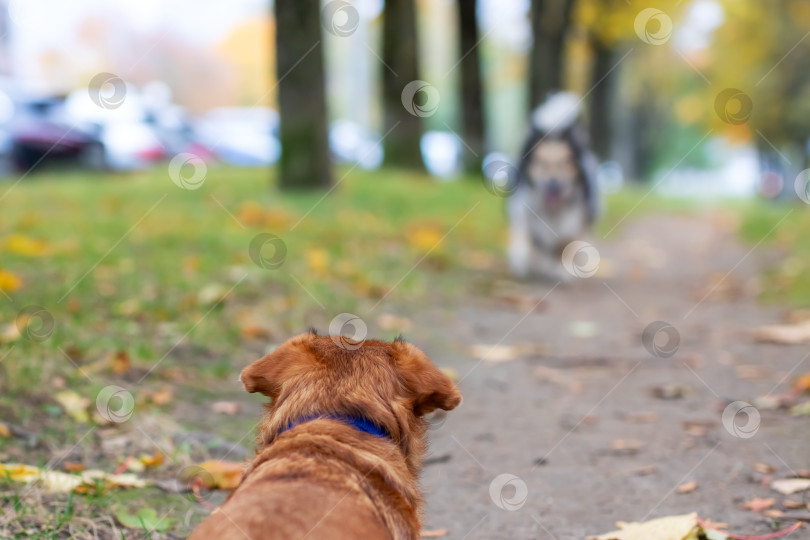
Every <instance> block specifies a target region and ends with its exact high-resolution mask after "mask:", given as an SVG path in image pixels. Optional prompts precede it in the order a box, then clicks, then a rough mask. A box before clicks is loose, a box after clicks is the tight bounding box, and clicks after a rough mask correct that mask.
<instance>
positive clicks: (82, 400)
mask: <svg viewBox="0 0 810 540" xmlns="http://www.w3.org/2000/svg"><path fill="white" fill-rule="evenodd" d="M53 398H54V399H55V400H56V401H57V403H59V405H61V406H62V408H63V409H64V410H65V412H66V413H68V415H70V417H71V418H73V419H74V420H76V421H77V422H89V421H90V415H89V414H88V413H87V409H88V407H90V400H89V399H87V398H86V397H83V396H80V395H79V394H77V393H76V392H74V391H73V390H63V391H61V392H57V393H56V394H54V396H53Z"/></svg>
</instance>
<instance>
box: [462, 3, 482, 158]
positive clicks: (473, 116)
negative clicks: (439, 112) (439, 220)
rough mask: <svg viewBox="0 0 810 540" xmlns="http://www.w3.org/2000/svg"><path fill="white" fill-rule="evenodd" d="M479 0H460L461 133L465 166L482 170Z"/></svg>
mask: <svg viewBox="0 0 810 540" xmlns="http://www.w3.org/2000/svg"><path fill="white" fill-rule="evenodd" d="M477 4H478V2H477V1H476V0H458V1H457V5H458V20H459V54H460V55H461V66H460V67H461V136H462V138H463V139H464V143H465V146H466V148H465V152H464V169H465V170H466V171H467V172H470V173H479V172H481V161H482V159H483V155H484V91H483V86H482V83H481V62H480V55H479V54H478V39H479V38H478V18H477V16H476V7H477Z"/></svg>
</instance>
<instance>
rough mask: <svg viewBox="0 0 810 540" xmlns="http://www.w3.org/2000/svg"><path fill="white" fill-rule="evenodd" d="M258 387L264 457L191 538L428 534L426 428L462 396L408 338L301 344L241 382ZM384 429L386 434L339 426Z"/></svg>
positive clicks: (312, 337)
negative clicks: (422, 475)
mask: <svg viewBox="0 0 810 540" xmlns="http://www.w3.org/2000/svg"><path fill="white" fill-rule="evenodd" d="M241 379H242V383H243V384H244V385H245V389H246V390H247V391H248V392H261V393H262V394H264V395H266V396H269V397H270V398H271V400H272V401H271V403H270V404H269V405H267V412H266V414H265V416H264V418H263V419H262V422H261V425H260V427H259V436H258V442H257V450H256V454H257V455H256V458H255V459H254V460H253V462H252V463H251V464H250V465H249V466H248V468H247V471H246V473H245V476H244V478H243V479H242V483H241V484H240V485H239V487H238V488H237V489H236V490H235V491H234V492H233V493H232V494H231V496H230V497H229V499H228V501H227V502H226V503H225V504H224V505H223V506H222V507H220V508H219V509H217V510H216V511H215V512H214V513H213V514H211V516H209V517H208V518H207V519H206V520H205V521H204V522H203V523H202V524H201V525H200V526H199V527H198V528H197V529H196V530H195V531H194V533H193V534H192V535H191V538H192V539H198V540H207V539H213V538H217V539H252V540H259V539H260V538H274V539H275V538H278V539H282V538H283V539H285V540H286V539H297V538H311V539H318V538H328V539H336V540H343V539H345V540H349V539H351V540H356V539H370V540H371V539H377V538H379V539H383V538H385V539H392V540H400V539H408V540H413V539H417V538H419V533H420V517H421V510H422V505H423V499H422V495H421V492H420V490H419V485H418V476H419V470H420V468H421V462H422V458H423V456H424V453H425V444H426V440H425V439H426V434H425V431H426V427H427V422H426V420H425V419H424V418H422V416H423V415H424V414H426V413H428V412H431V411H433V410H435V409H437V408H438V409H444V410H450V409H453V408H455V407H456V406H458V405H459V403H461V394H460V393H459V391H458V389H457V388H456V387H455V385H454V384H453V383H452V382H451V381H450V379H449V378H448V377H447V376H446V375H444V374H443V373H442V372H441V371H439V370H438V369H437V368H436V366H434V365H433V364H432V363H431V362H430V360H429V359H428V358H427V356H425V355H424V353H422V351H420V350H419V349H417V348H416V347H414V346H413V345H410V344H408V343H405V342H403V341H399V340H397V341H394V342H393V343H387V342H383V341H376V340H369V341H364V342H359V343H358V342H351V341H347V340H346V339H345V338H340V337H336V338H334V339H333V338H331V337H318V336H317V335H316V334H315V333H314V332H313V333H309V334H303V335H300V336H297V337H294V338H292V339H290V340H289V341H287V342H286V343H284V344H283V345H281V346H280V347H279V348H278V349H276V350H275V351H273V352H272V353H270V354H268V355H267V356H265V357H264V358H262V359H261V360H258V361H257V362H254V363H253V364H251V365H250V366H248V367H247V368H245V370H244V371H242V375H241ZM329 414H334V415H349V416H357V417H363V418H366V419H368V420H370V421H372V422H374V423H376V424H377V425H379V426H381V427H384V428H385V430H386V431H387V432H388V433H389V434H390V435H391V439H388V438H380V437H376V436H374V435H372V434H369V433H365V432H363V431H360V430H358V429H356V428H354V427H352V426H350V425H348V424H346V423H343V422H341V421H339V420H334V419H328V418H319V419H316V420H310V421H307V422H303V423H300V424H298V425H296V426H295V427H293V428H292V429H290V430H287V431H284V428H285V427H287V426H288V425H289V424H290V423H291V422H294V421H296V420H300V419H301V418H305V417H308V416H313V415H329Z"/></svg>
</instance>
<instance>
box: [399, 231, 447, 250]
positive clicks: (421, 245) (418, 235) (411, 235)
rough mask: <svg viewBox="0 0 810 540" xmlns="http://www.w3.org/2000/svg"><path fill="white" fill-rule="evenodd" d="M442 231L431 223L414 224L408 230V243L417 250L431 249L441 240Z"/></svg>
mask: <svg viewBox="0 0 810 540" xmlns="http://www.w3.org/2000/svg"><path fill="white" fill-rule="evenodd" d="M442 236H443V235H442V231H441V230H439V229H438V227H436V226H433V225H416V226H415V227H412V228H411V229H410V230H408V233H407V237H408V243H409V244H410V245H411V246H413V247H415V248H416V249H418V250H419V251H431V250H433V249H435V248H436V247H437V246H438V245H439V243H440V242H441V241H442Z"/></svg>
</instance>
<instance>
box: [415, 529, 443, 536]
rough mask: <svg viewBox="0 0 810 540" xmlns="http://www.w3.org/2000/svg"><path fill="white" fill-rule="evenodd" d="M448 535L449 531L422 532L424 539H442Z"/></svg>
mask: <svg viewBox="0 0 810 540" xmlns="http://www.w3.org/2000/svg"><path fill="white" fill-rule="evenodd" d="M446 535H447V529H433V530H432V531H422V533H421V536H422V538H440V537H442V536H446Z"/></svg>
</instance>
